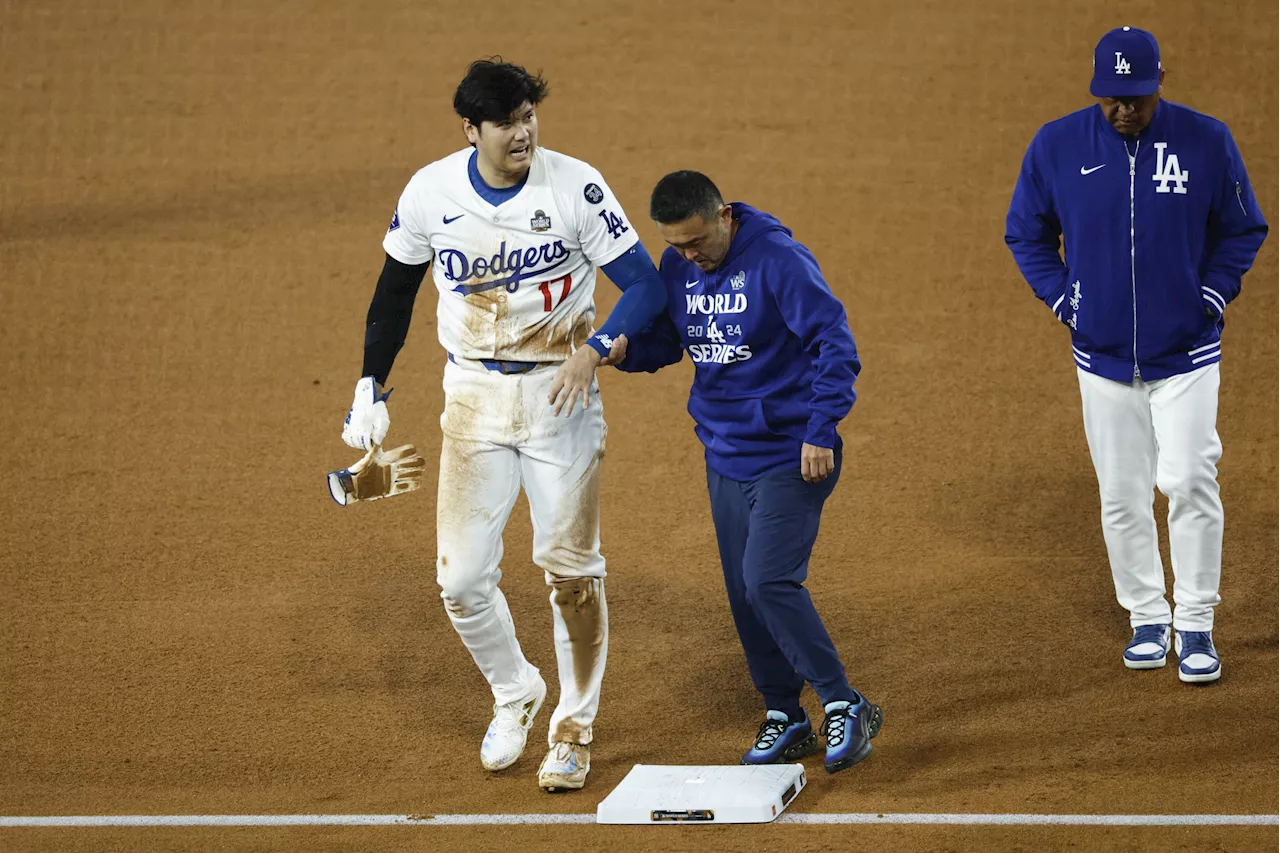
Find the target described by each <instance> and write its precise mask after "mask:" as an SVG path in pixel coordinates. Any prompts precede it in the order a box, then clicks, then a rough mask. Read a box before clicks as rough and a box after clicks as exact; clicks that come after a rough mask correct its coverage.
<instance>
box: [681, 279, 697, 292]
mask: <svg viewBox="0 0 1280 853" xmlns="http://www.w3.org/2000/svg"><path fill="white" fill-rule="evenodd" d="M697 286H698V282H697V281H686V282H685V283H684V289H685V290H688V289H689V288H691V287H697Z"/></svg>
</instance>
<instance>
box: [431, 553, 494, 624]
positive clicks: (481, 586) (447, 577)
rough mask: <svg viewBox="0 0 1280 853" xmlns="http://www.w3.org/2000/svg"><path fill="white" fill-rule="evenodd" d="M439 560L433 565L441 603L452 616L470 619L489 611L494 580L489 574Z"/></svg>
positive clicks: (453, 561) (453, 562)
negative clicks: (476, 614)
mask: <svg viewBox="0 0 1280 853" xmlns="http://www.w3.org/2000/svg"><path fill="white" fill-rule="evenodd" d="M460 563H461V561H457V560H449V559H447V558H445V557H441V558H440V560H439V561H438V562H437V565H436V584H437V585H438V586H439V587H440V599H441V600H442V601H443V602H444V606H445V609H446V610H448V611H449V613H450V615H452V616H471V615H472V614H475V613H479V612H480V611H482V610H484V609H485V608H486V607H488V606H489V605H490V603H491V601H492V598H493V587H494V586H495V584H496V580H495V579H494V578H493V577H492V576H491V574H490V573H489V572H485V571H481V570H478V569H476V568H474V567H468V566H465V565H461V564H460Z"/></svg>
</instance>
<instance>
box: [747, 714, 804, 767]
mask: <svg viewBox="0 0 1280 853" xmlns="http://www.w3.org/2000/svg"><path fill="white" fill-rule="evenodd" d="M817 748H818V736H817V735H816V734H814V733H813V726H812V725H810V724H809V715H808V714H805V715H804V719H803V720H801V721H800V722H798V723H793V722H791V718H790V717H788V716H787V714H786V712H785V711H770V712H769V713H768V714H767V715H765V721H764V722H763V723H761V725H760V731H759V733H758V734H756V742H755V745H754V746H752V747H751V748H750V749H748V750H747V752H746V754H745V755H743V756H742V763H743V764H781V763H782V762H784V761H795V760H796V759H797V758H803V757H805V756H806V755H808V754H809V753H811V752H813V751H814V750H815V749H817Z"/></svg>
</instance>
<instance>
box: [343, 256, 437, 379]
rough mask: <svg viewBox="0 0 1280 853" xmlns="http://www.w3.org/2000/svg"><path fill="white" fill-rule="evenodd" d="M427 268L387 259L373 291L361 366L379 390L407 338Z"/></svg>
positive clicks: (365, 330) (366, 318) (365, 327)
mask: <svg viewBox="0 0 1280 853" xmlns="http://www.w3.org/2000/svg"><path fill="white" fill-rule="evenodd" d="M429 266H430V264H429V263H427V264H403V263H401V262H400V261H397V260H396V259H395V258H393V257H391V256H390V255H387V260H386V262H385V263H384V264H383V265H382V274H381V275H379V276H378V284H377V286H376V287H375V288H374V291H373V300H372V301H371V302H370V303H369V312H368V314H367V315H365V324H364V366H363V368H362V370H361V374H360V375H361V376H372V377H373V380H374V382H376V383H377V385H378V387H379V389H380V388H381V386H382V385H384V384H385V383H386V381H387V376H388V374H390V373H391V367H392V365H393V364H395V360H396V355H397V354H399V352H400V349H401V348H402V347H403V346H404V342H405V339H406V338H407V337H408V335H409V323H410V322H411V321H412V319H413V303H414V300H415V299H416V298H417V296H418V288H419V287H421V286H422V279H423V278H425V277H426V274H427V267H429Z"/></svg>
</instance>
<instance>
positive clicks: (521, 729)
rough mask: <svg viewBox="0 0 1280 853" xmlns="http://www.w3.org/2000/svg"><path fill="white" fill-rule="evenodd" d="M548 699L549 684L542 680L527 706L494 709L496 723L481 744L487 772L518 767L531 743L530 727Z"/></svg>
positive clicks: (504, 706)
mask: <svg viewBox="0 0 1280 853" xmlns="http://www.w3.org/2000/svg"><path fill="white" fill-rule="evenodd" d="M546 698H547V683H546V682H545V681H543V680H542V678H541V677H539V678H538V687H537V692H536V693H534V695H533V696H532V698H529V699H526V700H524V701H523V702H509V703H508V704H506V705H494V706H493V722H491V723H489V730H488V731H487V732H485V733H484V741H483V742H482V743H481V744H480V763H481V764H483V765H484V769H485V770H503V769H506V768H507V767H510V766H511V765H512V764H515V763H516V759H518V758H519V757H520V754H521V753H522V752H524V745H525V742H526V741H527V740H528V739H529V727H530V726H532V725H533V718H534V717H536V716H537V715H538V711H539V710H541V708H542V703H543V701H544V700H545V699H546Z"/></svg>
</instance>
